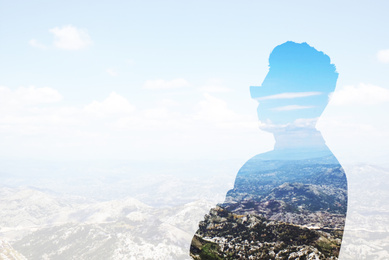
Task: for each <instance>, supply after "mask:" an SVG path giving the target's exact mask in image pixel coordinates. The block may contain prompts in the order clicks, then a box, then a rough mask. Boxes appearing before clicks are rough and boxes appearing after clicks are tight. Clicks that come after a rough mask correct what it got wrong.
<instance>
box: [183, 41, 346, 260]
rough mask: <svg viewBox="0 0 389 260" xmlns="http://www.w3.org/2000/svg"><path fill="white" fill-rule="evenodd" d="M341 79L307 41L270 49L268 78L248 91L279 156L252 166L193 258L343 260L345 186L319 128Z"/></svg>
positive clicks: (200, 238)
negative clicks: (319, 119)
mask: <svg viewBox="0 0 389 260" xmlns="http://www.w3.org/2000/svg"><path fill="white" fill-rule="evenodd" d="M337 78H338V73H337V72H336V68H335V66H334V65H333V64H331V61H330V58H329V57H328V56H327V55H326V54H324V53H323V52H320V51H317V50H316V49H315V48H313V47H311V46H309V45H308V44H307V43H301V44H298V43H294V42H286V43H284V44H281V45H279V46H277V47H276V48H275V49H274V50H273V51H272V53H271V54H270V58H269V73H268V74H267V76H266V78H265V80H264V81H263V83H262V85H261V86H260V87H251V89H250V91H251V96H252V98H254V99H256V100H257V101H258V103H259V105H258V118H259V120H260V122H261V124H260V126H261V128H262V129H263V130H265V131H269V132H271V133H273V134H274V138H275V141H276V143H275V147H274V150H273V151H270V152H267V153H263V154H259V155H256V156H254V157H253V158H251V159H250V160H248V161H247V162H246V163H245V164H244V165H243V166H242V167H241V169H240V170H239V172H238V174H237V176H236V179H235V184H234V187H233V189H231V190H229V191H228V192H227V195H226V198H225V201H224V202H223V203H220V204H218V205H217V206H215V207H214V208H212V209H211V210H210V211H209V213H208V214H207V215H206V216H205V217H204V220H203V221H201V222H200V223H199V228H198V230H197V232H196V234H195V236H194V237H193V240H192V243H191V247H190V256H191V257H192V258H193V259H337V258H338V256H339V251H340V246H341V242H342V236H343V230H344V225H345V218H346V212H347V180H346V176H345V173H344V171H343V169H342V166H341V165H340V164H339V162H338V161H337V159H336V158H335V157H334V155H333V154H332V152H331V151H330V149H329V148H328V147H327V146H326V144H325V141H324V139H323V137H322V135H321V133H320V132H319V131H318V130H316V128H315V125H316V121H317V119H318V118H319V116H320V115H321V113H322V112H323V110H324V108H325V107H326V105H327V103H328V99H329V95H330V93H332V92H333V91H334V89H335V86H336V81H337Z"/></svg>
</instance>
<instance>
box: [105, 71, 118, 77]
mask: <svg viewBox="0 0 389 260" xmlns="http://www.w3.org/2000/svg"><path fill="white" fill-rule="evenodd" d="M106 72H107V73H108V74H109V75H110V76H112V77H116V76H118V75H119V73H117V71H116V70H114V69H107V70H106Z"/></svg>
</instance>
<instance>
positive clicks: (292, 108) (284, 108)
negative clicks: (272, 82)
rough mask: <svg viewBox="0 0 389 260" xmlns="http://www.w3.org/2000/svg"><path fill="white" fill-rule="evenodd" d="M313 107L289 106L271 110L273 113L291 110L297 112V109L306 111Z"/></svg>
mask: <svg viewBox="0 0 389 260" xmlns="http://www.w3.org/2000/svg"><path fill="white" fill-rule="evenodd" d="M312 107H313V106H300V105H289V106H283V107H276V108H273V110H275V111H291V110H299V109H308V108H312Z"/></svg>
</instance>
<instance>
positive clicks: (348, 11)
mask: <svg viewBox="0 0 389 260" xmlns="http://www.w3.org/2000/svg"><path fill="white" fill-rule="evenodd" d="M388 7H389V4H388V3H387V2H386V1H374V2H373V3H369V2H368V1H341V2H339V1H326V2H325V3H319V2H318V1H293V2H291V1H272V2H270V1H240V2H239V3H238V2H236V1H211V2H209V1H192V2H188V1H186V2H183V1H142V2H141V1H82V2H80V1H66V2H59V1H28V2H26V1H12V2H10V1H0V39H1V41H0V86H1V89H0V102H1V103H0V143H2V145H1V149H0V156H2V157H3V158H13V159H15V158H16V159H17V158H20V159H26V158H30V159H31V158H32V159H50V160H75V159H80V158H84V159H87V160H99V159H101V158H105V159H112V160H115V159H127V158H133V159H139V160H149V159H169V160H174V159H187V158H195V159H201V158H215V159H217V158H238V159H240V158H241V159H242V160H243V159H248V158H250V157H251V156H253V155H254V154H257V153H260V152H263V151H266V150H269V149H271V147H272V144H273V139H272V137H271V135H269V134H268V133H265V132H261V131H260V130H258V122H257V115H256V106H257V104H256V101H255V100H251V98H250V93H249V86H251V85H260V84H261V83H262V81H263V79H264V77H265V76H266V74H267V71H268V57H269V54H270V52H271V50H272V49H273V48H274V47H275V46H277V45H279V44H281V43H283V42H285V41H288V40H292V41H296V42H307V43H309V44H310V45H311V46H313V47H315V48H316V49H317V50H319V51H323V52H325V53H326V54H327V55H329V56H330V58H331V61H332V63H334V64H335V65H336V67H337V71H338V72H339V79H338V84H337V90H336V92H335V94H334V98H333V100H332V101H331V102H330V106H329V107H328V108H327V110H326V111H325V112H324V114H323V118H322V119H321V120H320V121H319V124H318V126H319V128H320V129H321V130H322V132H323V135H324V136H325V137H326V139H327V143H328V144H329V146H330V147H331V148H332V149H333V150H334V152H335V155H337V156H340V157H342V158H345V160H356V161H359V160H361V159H365V160H371V161H374V160H375V161H379V160H381V159H378V158H387V152H388V148H387V147H388V145H389V143H388V141H387V140H389V138H388V135H389V134H388V130H389V121H388V119H387V116H386V112H385V111H388V106H389V105H388V101H389V94H388V93H389V79H388V76H387V75H388V70H389V51H388V50H389V36H388V34H387V26H388V24H389V17H388V15H387V10H388ZM355 140H359V142H355ZM372 151H374V152H372ZM356 153H358V154H360V155H358V156H359V157H358V156H357V157H356V155H355V154H356ZM350 158H353V159H350ZM382 160H383V159H382Z"/></svg>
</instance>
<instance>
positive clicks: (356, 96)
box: [331, 83, 389, 106]
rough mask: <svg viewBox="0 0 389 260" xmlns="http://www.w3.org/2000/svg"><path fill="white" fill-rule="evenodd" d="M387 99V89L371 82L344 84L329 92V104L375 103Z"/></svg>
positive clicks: (388, 99)
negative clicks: (354, 84) (352, 84)
mask: <svg viewBox="0 0 389 260" xmlns="http://www.w3.org/2000/svg"><path fill="white" fill-rule="evenodd" d="M388 101H389V89H386V88H382V87H379V86H375V85H372V84H363V83H361V84H359V85H358V86H344V87H343V88H341V89H339V90H337V91H335V92H334V93H332V94H331V105H336V106H342V105H375V104H380V103H384V102H388Z"/></svg>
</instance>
